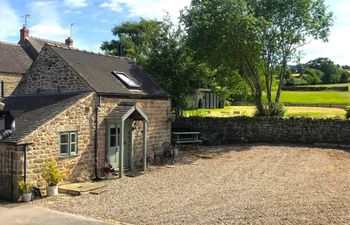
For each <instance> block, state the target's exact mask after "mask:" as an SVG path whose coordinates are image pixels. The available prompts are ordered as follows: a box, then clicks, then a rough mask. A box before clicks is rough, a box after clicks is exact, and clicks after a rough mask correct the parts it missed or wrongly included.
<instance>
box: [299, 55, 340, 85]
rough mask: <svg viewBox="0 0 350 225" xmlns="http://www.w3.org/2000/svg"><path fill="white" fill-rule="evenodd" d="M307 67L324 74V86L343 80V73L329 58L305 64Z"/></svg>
mask: <svg viewBox="0 0 350 225" xmlns="http://www.w3.org/2000/svg"><path fill="white" fill-rule="evenodd" d="M305 67H309V68H313V69H318V70H320V71H322V72H323V73H324V76H323V77H322V81H323V83H324V84H332V83H338V82H339V81H340V78H341V71H340V69H339V67H338V66H337V65H335V64H334V62H333V61H332V60H330V59H329V58H317V59H314V60H311V61H309V62H307V63H306V64H305Z"/></svg>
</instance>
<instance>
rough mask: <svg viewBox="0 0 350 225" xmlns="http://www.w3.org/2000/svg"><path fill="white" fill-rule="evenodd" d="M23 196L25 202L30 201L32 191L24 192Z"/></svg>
mask: <svg viewBox="0 0 350 225" xmlns="http://www.w3.org/2000/svg"><path fill="white" fill-rule="evenodd" d="M22 198H23V201H24V202H30V201H31V200H32V193H23V194H22Z"/></svg>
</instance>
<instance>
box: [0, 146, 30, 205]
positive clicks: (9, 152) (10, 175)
mask: <svg viewBox="0 0 350 225" xmlns="http://www.w3.org/2000/svg"><path fill="white" fill-rule="evenodd" d="M23 152H24V151H23V146H18V147H17V146H16V145H13V144H7V143H1V144H0V199H6V200H13V201H16V200H17V199H18V194H17V191H16V189H17V184H18V181H20V180H22V179H23Z"/></svg>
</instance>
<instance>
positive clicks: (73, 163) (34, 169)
mask: <svg viewBox="0 0 350 225" xmlns="http://www.w3.org/2000/svg"><path fill="white" fill-rule="evenodd" d="M97 100H98V99H97V97H96V94H94V93H92V94H91V95H89V96H88V97H86V98H84V99H81V100H80V101H78V102H77V103H76V104H74V105H73V106H71V107H69V108H68V109H67V110H65V111H64V112H62V113H60V114H59V115H57V116H56V117H55V118H54V119H52V120H51V121H48V122H47V123H46V124H44V125H43V126H41V127H40V128H38V129H37V130H35V131H34V132H33V133H31V134H30V135H28V136H26V137H25V138H24V139H23V140H21V142H23V143H25V142H29V143H33V144H32V145H30V146H28V157H27V162H28V171H27V176H28V180H31V181H33V182H34V183H36V184H37V185H38V186H40V187H44V186H45V185H46V184H45V182H44V180H43V177H42V174H43V169H44V163H45V160H46V159H48V158H50V157H53V158H54V159H56V160H57V164H58V167H59V169H60V171H62V172H63V174H64V181H65V182H69V181H76V180H78V181H80V180H88V179H90V178H91V177H93V176H94V175H95V174H94V168H95V164H94V134H95V111H94V110H95V106H96V103H97V102H98V101H97ZM121 102H123V103H124V102H130V103H137V104H138V105H139V106H140V107H141V108H142V110H143V112H144V113H145V114H146V115H147V116H148V118H149V125H148V130H147V131H148V132H147V147H148V154H149V155H150V156H153V150H156V151H158V150H161V144H162V143H163V142H165V141H170V137H171V123H170V121H169V118H170V116H171V110H170V107H171V105H170V100H131V99H118V98H105V97H102V98H101V106H100V108H99V117H98V169H99V172H100V168H101V167H102V166H103V165H104V164H105V162H106V143H105V142H106V136H105V135H106V122H105V119H106V118H107V117H108V115H110V114H111V113H112V112H113V110H114V109H115V108H116V107H117V106H118V104H119V103H121ZM129 123H131V121H129ZM136 127H137V128H136V131H135V148H134V149H135V154H134V156H135V158H134V162H135V165H136V166H137V165H141V159H142V146H143V136H142V131H143V124H142V121H139V122H137V126H136ZM68 131H77V132H78V145H77V146H78V155H77V156H72V157H60V155H59V134H60V133H61V132H68Z"/></svg>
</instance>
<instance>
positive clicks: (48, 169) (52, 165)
mask: <svg viewBox="0 0 350 225" xmlns="http://www.w3.org/2000/svg"><path fill="white" fill-rule="evenodd" d="M43 177H44V179H45V181H46V183H47V185H48V186H56V185H57V184H58V183H59V182H60V181H61V180H62V174H61V173H60V171H59V170H58V168H57V164H56V161H55V160H54V159H52V158H50V159H48V160H47V161H46V162H45V170H44V174H43Z"/></svg>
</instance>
